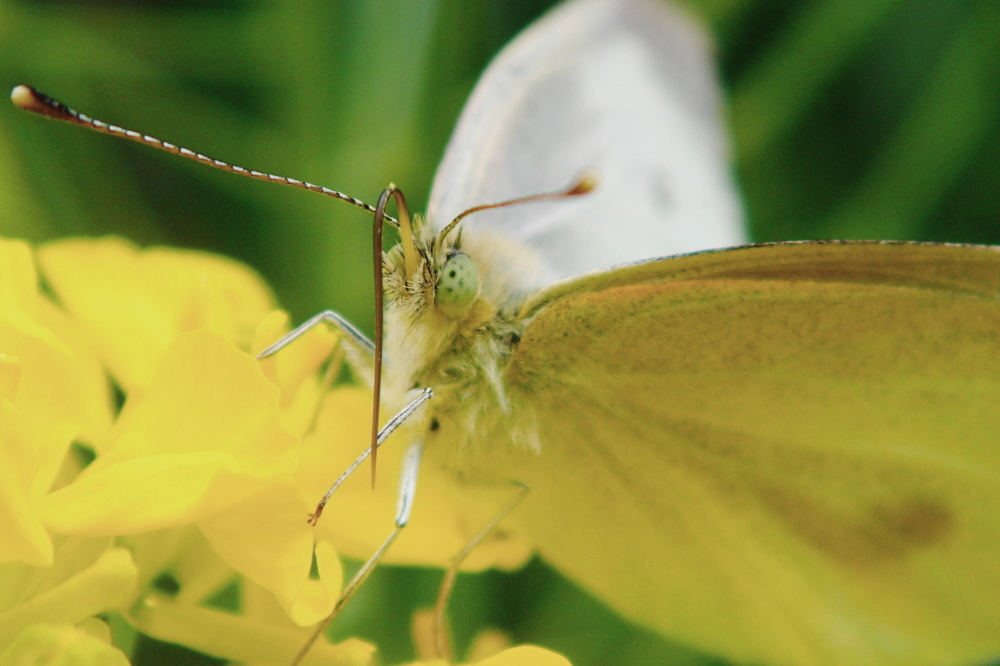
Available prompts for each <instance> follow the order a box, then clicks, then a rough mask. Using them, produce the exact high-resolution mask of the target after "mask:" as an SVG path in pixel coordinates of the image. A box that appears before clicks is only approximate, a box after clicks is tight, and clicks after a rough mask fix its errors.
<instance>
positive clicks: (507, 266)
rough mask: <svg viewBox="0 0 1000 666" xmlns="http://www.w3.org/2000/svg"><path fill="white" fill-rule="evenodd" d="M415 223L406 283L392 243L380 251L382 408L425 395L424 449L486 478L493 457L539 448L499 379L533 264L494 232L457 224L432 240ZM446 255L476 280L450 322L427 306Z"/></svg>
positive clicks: (516, 400) (533, 276)
mask: <svg viewBox="0 0 1000 666" xmlns="http://www.w3.org/2000/svg"><path fill="white" fill-rule="evenodd" d="M415 222H416V225H415V227H416V230H415V233H414V244H415V246H416V250H417V254H418V257H419V258H418V263H417V269H416V271H415V273H414V274H413V275H411V276H409V277H408V278H407V276H406V269H405V261H404V255H403V249H402V246H401V245H397V246H396V247H394V248H393V249H392V250H390V251H389V252H387V253H385V254H384V255H383V262H382V263H383V275H384V280H385V282H384V288H385V295H386V306H385V344H384V356H385V366H384V367H385V373H384V379H383V386H384V388H383V390H384V391H385V393H384V395H385V396H386V400H387V403H388V404H387V406H388V407H390V408H398V407H400V406H401V405H402V404H403V403H404V402H405V401H406V396H407V394H408V393H409V392H410V391H411V390H413V389H421V388H425V387H430V388H432V389H434V399H433V400H432V401H431V402H430V403H428V411H427V412H426V416H425V417H424V418H421V419H420V422H421V423H422V424H426V427H427V433H426V437H427V444H428V452H432V453H433V455H434V456H435V457H436V458H437V459H438V460H440V461H441V462H442V464H443V465H444V466H446V467H448V468H451V469H454V470H456V471H458V472H460V473H461V474H462V475H463V476H468V477H488V476H491V474H490V470H491V469H493V468H494V467H495V466H496V465H495V464H494V463H495V462H496V461H498V460H499V459H502V458H506V457H509V456H510V455H511V454H512V453H522V454H523V453H530V454H536V453H538V452H539V451H540V438H539V435H538V427H537V422H536V419H535V417H534V413H533V411H532V409H531V406H530V403H529V402H528V401H526V400H524V399H523V398H522V397H521V396H519V395H518V394H517V393H516V392H512V391H511V390H509V389H508V388H507V386H506V383H505V380H504V373H505V370H506V368H507V365H508V363H509V360H510V356H511V353H512V352H513V349H514V347H515V346H516V345H517V343H518V341H519V340H520V338H521V336H522V335H523V333H524V328H525V326H526V322H525V321H523V320H522V319H521V318H520V311H521V306H522V305H523V304H524V302H525V300H526V299H527V298H528V296H530V295H531V294H532V293H534V292H535V291H536V290H537V288H538V276H539V275H540V274H541V272H540V271H539V269H538V267H539V265H540V264H539V263H538V259H537V257H536V256H535V255H534V254H533V252H532V251H531V250H529V249H527V248H524V247H522V246H520V245H517V244H515V243H512V242H511V241H509V240H507V239H505V238H503V237H501V236H499V235H496V234H493V233H490V232H477V231H476V230H474V229H473V230H470V229H468V228H465V229H462V231H461V232H453V233H451V234H449V236H448V238H447V239H445V240H444V241H443V242H442V241H441V240H439V239H437V238H436V237H435V235H434V232H433V227H432V226H431V225H429V224H421V223H420V222H421V221H420V220H419V218H418V219H417V220H415ZM469 223H470V224H471V225H474V224H475V222H474V220H470V222H469ZM454 251H459V252H462V253H464V254H466V255H468V256H469V258H470V259H472V261H473V263H474V264H475V266H476V269H477V271H478V275H479V283H480V287H479V293H478V294H477V296H476V297H475V299H474V300H473V302H472V303H471V305H470V306H469V308H468V309H467V310H466V311H465V313H464V314H463V315H461V316H459V317H457V318H454V317H449V316H447V315H446V314H445V313H444V312H442V311H441V310H440V309H438V308H437V307H435V293H436V288H437V285H438V281H439V279H440V275H441V270H442V267H443V266H444V264H445V262H446V261H447V258H448V257H449V256H450V254H451V253H453V252H454Z"/></svg>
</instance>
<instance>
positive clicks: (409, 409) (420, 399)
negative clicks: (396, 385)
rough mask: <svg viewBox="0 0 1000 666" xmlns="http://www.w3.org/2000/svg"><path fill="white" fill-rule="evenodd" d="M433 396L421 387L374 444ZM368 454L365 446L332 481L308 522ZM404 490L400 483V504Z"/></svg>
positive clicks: (321, 512) (385, 426)
mask: <svg viewBox="0 0 1000 666" xmlns="http://www.w3.org/2000/svg"><path fill="white" fill-rule="evenodd" d="M433 396H434V391H433V390H431V389H429V388H425V389H423V390H422V391H421V392H420V394H419V395H418V396H417V397H416V398H414V399H413V400H412V401H411V402H410V403H409V404H408V405H406V407H403V409H401V410H399V413H398V414H396V415H395V416H393V417H392V418H391V419H389V421H388V423H386V424H385V425H384V426H382V429H381V430H379V432H378V439H377V440H376V443H375V445H376V446H382V442H384V441H385V440H386V439H387V438H388V437H389V435H391V434H392V433H393V431H394V430H396V428H398V427H399V426H400V425H402V423H403V421H405V420H406V419H408V418H409V417H410V414H412V413H413V412H415V411H416V410H417V408H418V407H420V405H422V404H424V403H425V402H427V401H428V400H430V399H431V398H432V397H433ZM414 446H416V445H414ZM421 450H422V444H421ZM369 455H371V448H368V447H366V448H365V450H364V451H362V452H361V455H360V456H358V457H357V459H356V460H355V461H354V462H352V463H351V464H350V465H349V466H348V467H347V469H345V470H344V472H343V474H341V475H340V476H339V477H337V480H336V481H334V482H333V484H332V485H331V486H330V488H329V489H328V490H327V491H326V493H325V494H324V495H323V498H322V499H320V501H319V502H318V503H317V504H316V510H315V511H314V512H313V513H312V514H311V515H310V516H309V522H310V523H311V524H313V525H315V524H316V521H318V520H319V517H320V516H321V515H322V514H323V509H324V508H326V505H327V502H329V501H330V498H331V497H333V493H335V492H337V488H339V487H340V486H341V485H343V483H344V481H346V480H347V478H348V477H349V476H350V475H351V474H352V473H354V470H356V469H357V468H358V467H359V466H360V465H361V463H363V462H364V461H365V460H367V459H368V456H369ZM407 455H409V454H407ZM407 461H408V459H407V460H404V467H403V480H405V478H406V474H407V467H406V463H407ZM416 465H417V466H418V467H419V460H418V461H417V463H416ZM413 484H414V486H415V485H416V479H414V480H413ZM404 490H405V486H404V485H401V486H400V491H399V493H400V503H401V504H402V501H403V491H404ZM400 511H401V507H400ZM400 511H397V522H398V515H399V513H400ZM406 515H407V517H408V516H409V511H407V513H406Z"/></svg>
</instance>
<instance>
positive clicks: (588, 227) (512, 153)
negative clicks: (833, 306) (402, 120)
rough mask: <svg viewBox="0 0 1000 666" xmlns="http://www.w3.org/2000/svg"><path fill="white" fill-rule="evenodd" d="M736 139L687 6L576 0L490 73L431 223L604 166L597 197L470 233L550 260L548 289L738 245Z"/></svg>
mask: <svg viewBox="0 0 1000 666" xmlns="http://www.w3.org/2000/svg"><path fill="white" fill-rule="evenodd" d="M725 139H726V137H725V136H724V133H723V131H722V130H721V123H720V103H719V98H718V91H717V85H716V81H715V77H714V73H713V65H712V59H711V53H710V51H709V48H708V44H707V41H706V40H705V38H704V35H703V34H702V33H701V31H700V30H698V29H696V28H695V27H694V26H693V24H692V23H691V22H690V21H688V20H687V19H686V17H684V16H683V15H682V14H681V12H680V11H679V10H677V9H676V8H673V7H671V6H668V5H667V4H665V3H661V2H655V1H653V0H633V1H631V2H620V0H582V1H579V2H573V3H568V4H565V5H563V6H561V7H559V8H557V9H556V10H555V11H553V12H551V13H550V14H548V15H546V16H545V17H543V18H542V19H541V20H540V21H538V22H537V23H535V24H534V25H532V26H531V27H530V28H528V29H527V30H525V31H524V32H523V33H521V34H520V35H519V36H518V37H517V38H516V39H515V40H514V41H513V42H512V43H511V44H510V45H509V46H508V47H506V48H505V49H504V50H503V51H502V52H501V54H500V55H499V56H498V57H497V59H496V60H495V61H494V62H493V63H492V64H491V65H490V67H489V68H488V69H487V70H486V72H485V74H484V75H483V77H482V78H481V80H480V82H479V84H478V85H477V86H476V88H475V90H474V91H473V94H472V96H471V98H470V100H469V102H468V104H467V106H466V108H465V110H464V112H463V114H462V116H461V118H460V120H459V123H458V125H457V127H456V129H455V132H454V134H453V136H452V139H451V142H450V144H449V146H448V149H447V151H446V152H445V156H444V160H443V161H442V163H441V166H440V167H439V169H438V171H437V174H436V176H435V179H434V187H433V189H432V192H431V197H430V204H429V210H428V217H429V219H430V220H431V221H432V223H433V224H435V225H436V226H437V227H438V228H440V227H442V226H444V225H445V224H447V223H448V222H449V221H450V220H451V219H452V218H453V217H454V216H456V215H458V214H459V213H460V212H462V211H463V210H466V209H467V208H469V207H471V206H475V205H479V204H483V203H490V202H497V201H502V200H506V199H510V198H513V197H519V196H524V195H528V194H535V193H538V192H541V191H546V190H554V189H560V188H563V187H566V186H567V185H569V184H570V182H572V180H573V178H574V177H575V176H577V175H578V174H579V173H580V172H581V171H583V170H584V169H587V168H593V169H595V170H596V171H597V174H598V178H599V186H598V188H597V190H596V191H595V192H593V193H592V194H589V195H587V196H585V197H579V198H577V199H575V200H573V201H565V200H563V201H557V202H544V203H537V204H532V205H531V207H530V208H526V207H524V206H515V207H511V208H506V209H498V210H491V211H484V212H482V213H477V214H476V216H475V218H473V219H470V220H469V221H468V222H467V223H466V226H470V225H471V227H472V228H473V229H476V230H478V229H491V230H494V231H497V232H500V233H501V234H503V235H504V236H506V237H508V238H512V239H516V240H518V241H520V242H521V243H523V244H525V245H527V246H529V247H532V248H534V249H535V250H537V251H538V253H539V254H540V255H541V257H542V260H543V271H544V272H545V274H544V275H543V276H542V279H541V283H540V284H547V283H549V282H552V281H554V280H557V279H562V278H565V277H569V276H573V275H578V274H581V273H584V272H588V271H591V270H596V269H602V268H607V267H610V266H613V265H616V264H621V263H625V262H631V261H637V260H639V259H644V258H647V257H650V256H657V255H666V254H676V253H680V252H690V251H695V250H701V249H705V248H714V247H725V246H729V245H738V244H740V243H743V242H745V238H744V232H743V231H742V227H741V214H740V209H739V204H738V202H737V198H736V195H735V190H734V187H733V183H732V181H731V179H730V174H729V165H728V159H727V157H728V151H727V148H726V140H725ZM623 210H628V215H627V216H624V215H622V214H621V212H622V211H623ZM608 220H619V221H620V223H618V224H608Z"/></svg>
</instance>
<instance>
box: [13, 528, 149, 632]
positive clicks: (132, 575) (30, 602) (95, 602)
mask: <svg viewBox="0 0 1000 666" xmlns="http://www.w3.org/2000/svg"><path fill="white" fill-rule="evenodd" d="M71 550H72V549H70V550H68V551H67V553H66V554H65V555H67V556H65V557H62V559H63V560H65V561H61V562H58V566H57V567H56V568H54V569H53V570H52V572H51V573H52V574H53V575H54V576H56V577H57V579H58V578H61V577H59V576H58V574H59V572H60V569H62V568H64V567H71V566H72V565H73V564H74V560H76V558H74V557H71V556H69V555H71V554H72V553H71ZM63 555H64V554H63V553H60V554H59V556H57V560H59V559H60V556H63ZM8 566H9V565H8ZM136 575H137V572H136V569H135V566H134V565H133V563H132V558H131V555H130V554H129V552H128V551H127V550H125V549H124V548H111V549H110V550H106V551H105V552H104V553H103V554H102V555H100V557H98V558H97V560H96V561H95V562H93V563H92V564H90V565H89V566H86V567H83V568H81V569H80V570H77V571H74V572H73V573H72V574H71V575H68V576H66V577H65V578H63V579H61V580H59V582H57V583H56V584H54V585H53V586H51V587H44V586H43V588H42V590H41V591H39V593H38V594H35V595H33V596H30V597H29V598H28V599H27V600H26V601H24V602H23V603H21V604H19V605H15V606H12V607H10V608H7V609H6V610H5V611H3V612H2V613H0V648H2V647H5V646H7V645H9V644H10V642H11V641H12V640H14V638H15V637H16V636H17V635H18V634H20V632H21V631H23V630H24V629H25V628H27V627H29V626H31V625H33V624H36V623H39V622H54V623H60V622H67V623H70V624H74V623H76V622H78V621H80V620H82V619H84V618H87V617H90V616H92V615H96V614H97V613H103V612H106V611H109V610H118V609H121V608H122V607H123V606H124V605H125V604H126V603H127V602H128V600H129V599H131V596H132V594H133V593H134V588H135V581H136ZM43 582H44V581H43Z"/></svg>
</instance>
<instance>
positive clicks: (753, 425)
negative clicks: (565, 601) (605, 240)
mask: <svg viewBox="0 0 1000 666" xmlns="http://www.w3.org/2000/svg"><path fill="white" fill-rule="evenodd" d="M526 316H527V317H528V318H529V320H530V324H529V325H528V328H527V331H526V334H525V336H524V338H523V339H522V340H521V342H520V344H519V345H518V347H517V349H516V351H515V353H514V356H513V358H512V361H511V365H510V366H509V368H508V371H507V376H506V381H507V383H508V385H509V387H510V390H511V392H512V394H513V395H515V396H517V399H518V401H519V404H520V408H521V409H524V410H531V411H529V414H531V415H532V416H533V418H535V419H536V420H537V422H538V424H539V428H540V429H541V432H542V442H543V445H542V447H543V448H542V452H541V454H540V455H539V456H538V457H537V459H534V460H531V461H530V463H528V464H526V465H525V467H524V469H523V470H522V471H521V473H522V478H523V479H524V480H525V481H527V482H528V483H529V484H530V485H531V487H532V491H531V494H530V495H529V498H528V499H527V500H526V501H525V505H524V506H523V510H520V511H519V515H520V517H521V518H522V520H523V521H524V522H525V524H526V526H527V528H528V530H529V532H530V533H531V534H532V536H533V537H534V539H535V540H536V542H537V545H538V548H539V550H540V552H541V553H542V554H543V556H544V557H546V558H547V559H548V560H550V561H551V562H552V563H553V564H554V565H555V566H556V567H557V568H559V569H560V570H562V571H564V572H565V573H566V574H567V575H568V576H569V577H571V578H573V579H576V580H577V581H579V582H580V583H581V584H583V585H584V586H585V587H586V588H588V589H590V590H592V591H593V592H595V593H596V594H597V595H598V596H599V597H601V598H602V599H604V600H605V601H606V602H608V603H609V604H611V605H612V606H614V607H616V608H617V609H619V610H620V611H622V612H624V613H625V614H627V615H629V616H631V617H633V618H634V619H636V620H638V621H640V622H643V623H645V624H647V625H649V626H652V627H654V628H657V629H658V630H660V631H662V632H664V633H666V634H668V635H671V636H673V637H675V638H678V639H680V640H682V641H685V642H688V643H690V644H693V645H695V646H698V647H700V648H702V649H705V650H707V651H710V652H716V653H720V654H724V655H726V656H728V657H730V658H734V659H737V660H749V661H762V662H788V663H845V664H846V663H907V664H912V663H954V662H961V661H971V660H974V659H985V658H988V657H991V656H995V655H996V654H998V653H1000V602H998V599H1000V557H998V556H997V554H998V553H1000V493H998V492H997V488H1000V408H998V405H1000V251H998V250H997V249H995V248H982V247H970V246H944V245H919V244H820V243H801V244H780V245H770V246H753V247H748V248H741V249H736V250H729V251H720V252H713V253H703V254H699V255H693V256H686V257H680V258H675V259H667V260H658V261H652V262H648V263H643V264H638V265H634V266H630V267H626V268H622V269H618V270H614V271H610V272H607V273H602V274H597V275H592V276H587V277H585V278H581V279H578V280H576V281H572V282H568V283H561V284H560V285H557V286H556V287H554V288H553V289H550V290H549V291H548V292H544V293H542V294H540V295H539V296H538V297H537V298H536V299H535V301H534V302H533V303H531V304H529V306H528V310H527V312H526ZM608 544H613V545H614V547H608Z"/></svg>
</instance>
